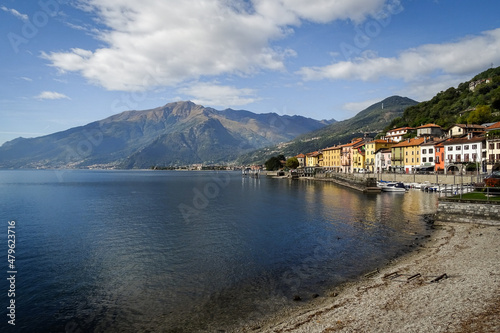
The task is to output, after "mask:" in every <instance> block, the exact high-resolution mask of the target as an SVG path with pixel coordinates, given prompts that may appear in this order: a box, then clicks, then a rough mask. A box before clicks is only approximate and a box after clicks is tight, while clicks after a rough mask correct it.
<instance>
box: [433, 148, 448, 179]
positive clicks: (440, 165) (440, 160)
mask: <svg viewBox="0 0 500 333" xmlns="http://www.w3.org/2000/svg"><path fill="white" fill-rule="evenodd" d="M445 142H446V140H442V141H440V142H438V143H437V144H435V145H434V151H435V155H434V171H435V172H438V173H444V168H445V160H446V158H445V149H444V143H445Z"/></svg>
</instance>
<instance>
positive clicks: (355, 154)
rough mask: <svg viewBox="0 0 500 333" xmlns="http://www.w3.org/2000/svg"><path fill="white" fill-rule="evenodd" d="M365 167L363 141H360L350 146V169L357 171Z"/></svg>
mask: <svg viewBox="0 0 500 333" xmlns="http://www.w3.org/2000/svg"><path fill="white" fill-rule="evenodd" d="M360 169H365V143H364V141H360V142H359V143H357V144H355V145H354V146H352V171H353V172H359V170H360Z"/></svg>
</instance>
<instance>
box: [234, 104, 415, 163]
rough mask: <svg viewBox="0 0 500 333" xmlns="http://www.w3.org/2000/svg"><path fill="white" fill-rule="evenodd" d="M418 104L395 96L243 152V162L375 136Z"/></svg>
mask: <svg viewBox="0 0 500 333" xmlns="http://www.w3.org/2000/svg"><path fill="white" fill-rule="evenodd" d="M416 104H418V102H417V101H414V100H412V99H410V98H407V97H401V96H392V97H388V98H386V99H384V100H383V101H380V102H378V103H375V104H373V105H371V106H369V107H368V108H366V109H365V110H363V111H361V112H359V113H358V114H356V115H355V116H354V117H352V118H350V119H347V120H343V121H339V122H335V123H333V124H330V125H328V126H325V127H322V128H320V129H318V130H314V131H312V132H309V133H306V134H304V135H301V136H299V137H297V138H296V139H294V140H292V141H290V142H288V143H286V144H280V145H277V146H273V147H267V148H263V149H259V150H256V151H254V152H251V153H248V154H244V155H242V156H240V158H239V159H238V161H239V162H240V163H244V164H245V163H253V162H263V161H265V160H266V159H267V158H269V157H270V156H273V155H276V154H284V155H285V156H294V155H297V154H299V153H308V152H312V151H315V150H318V149H321V148H326V147H331V146H334V145H336V144H339V143H347V142H349V141H350V140H351V139H352V138H355V137H362V136H364V135H365V134H366V135H370V136H372V137H374V136H375V135H376V134H377V133H379V132H380V131H381V130H383V129H384V128H385V127H386V126H387V125H388V124H389V123H390V122H391V121H392V120H393V119H395V118H397V117H400V116H402V115H403V112H404V110H405V109H406V108H407V107H409V106H412V105H416Z"/></svg>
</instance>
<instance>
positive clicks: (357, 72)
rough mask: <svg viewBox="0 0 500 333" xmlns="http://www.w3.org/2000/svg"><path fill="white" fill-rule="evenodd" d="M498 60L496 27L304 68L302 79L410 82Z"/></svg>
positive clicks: (462, 71)
mask: <svg viewBox="0 0 500 333" xmlns="http://www.w3.org/2000/svg"><path fill="white" fill-rule="evenodd" d="M499 62H500V29H495V30H490V31H485V32H483V33H482V34H481V35H478V36H468V37H466V38H463V39H462V40H459V41H457V42H450V43H444V44H427V45H422V46H419V47H416V48H412V49H408V50H405V51H403V52H401V53H400V54H399V55H398V56H397V57H393V58H383V57H376V56H375V57H374V56H371V57H364V58H358V59H355V60H353V61H341V62H337V63H334V64H331V65H328V66H325V67H304V68H302V69H301V70H300V71H298V74H300V75H302V77H303V79H304V80H322V79H331V80H343V79H347V80H349V79H350V80H362V81H369V80H378V79H380V78H382V77H388V78H393V79H401V80H404V81H406V82H414V81H418V80H421V79H422V78H425V77H431V76H433V75H435V74H436V73H444V75H467V74H469V75H470V74H474V73H477V72H479V71H482V70H484V69H485V68H486V67H489V66H490V64H491V63H499Z"/></svg>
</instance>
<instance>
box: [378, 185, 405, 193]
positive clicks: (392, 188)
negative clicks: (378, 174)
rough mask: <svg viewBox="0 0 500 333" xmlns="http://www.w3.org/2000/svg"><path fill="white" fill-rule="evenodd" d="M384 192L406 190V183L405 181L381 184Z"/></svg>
mask: <svg viewBox="0 0 500 333" xmlns="http://www.w3.org/2000/svg"><path fill="white" fill-rule="evenodd" d="M381 189H382V191H384V192H406V187H405V184H403V183H386V184H384V185H383V186H381Z"/></svg>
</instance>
